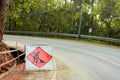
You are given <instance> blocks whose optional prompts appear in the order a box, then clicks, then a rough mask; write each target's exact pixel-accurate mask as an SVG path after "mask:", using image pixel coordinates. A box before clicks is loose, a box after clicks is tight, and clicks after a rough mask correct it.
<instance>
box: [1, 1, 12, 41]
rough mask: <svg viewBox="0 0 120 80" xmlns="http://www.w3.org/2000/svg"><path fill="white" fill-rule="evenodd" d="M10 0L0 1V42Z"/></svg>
mask: <svg viewBox="0 0 120 80" xmlns="http://www.w3.org/2000/svg"><path fill="white" fill-rule="evenodd" d="M9 3H10V0H0V41H1V40H2V37H3V33H4V28H5V23H6V19H7V12H8V8H9Z"/></svg>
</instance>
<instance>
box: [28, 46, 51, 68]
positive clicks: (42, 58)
mask: <svg viewBox="0 0 120 80" xmlns="http://www.w3.org/2000/svg"><path fill="white" fill-rule="evenodd" d="M27 59H28V60H29V61H31V63H33V64H34V65H36V66H37V67H39V68H41V67H43V66H44V65H45V64H47V63H48V62H49V61H50V60H51V59H52V56H51V55H49V54H48V53H47V52H45V51H44V50H43V49H42V48H41V47H37V48H36V49H35V50H34V51H32V52H31V53H30V54H29V55H28V56H27Z"/></svg>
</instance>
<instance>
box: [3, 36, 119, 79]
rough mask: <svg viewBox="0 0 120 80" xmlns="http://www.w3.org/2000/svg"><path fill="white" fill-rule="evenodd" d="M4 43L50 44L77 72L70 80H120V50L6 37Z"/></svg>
mask: <svg viewBox="0 0 120 80" xmlns="http://www.w3.org/2000/svg"><path fill="white" fill-rule="evenodd" d="M4 41H11V42H14V41H15V42H18V44H19V45H21V44H22V43H23V44H48V45H51V46H53V48H54V54H55V55H56V56H59V57H61V58H62V59H63V60H64V62H65V63H66V64H67V65H69V66H70V67H72V68H73V69H74V71H75V72H76V73H75V74H74V76H73V77H71V78H70V79H68V80H120V48H111V47H104V46H98V45H92V44H87V43H81V42H74V41H69V40H58V39H57V40H56V39H48V38H37V37H26V36H10V35H5V36H4Z"/></svg>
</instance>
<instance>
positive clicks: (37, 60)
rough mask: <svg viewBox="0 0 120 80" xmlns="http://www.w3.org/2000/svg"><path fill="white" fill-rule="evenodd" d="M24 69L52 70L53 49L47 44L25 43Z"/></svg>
mask: <svg viewBox="0 0 120 80" xmlns="http://www.w3.org/2000/svg"><path fill="white" fill-rule="evenodd" d="M25 59H26V70H38V69H39V70H41V69H44V70H45V69H47V70H53V68H54V66H53V65H54V61H53V49H52V47H51V46H47V45H26V58H25Z"/></svg>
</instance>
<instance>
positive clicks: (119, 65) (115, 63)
mask: <svg viewBox="0 0 120 80" xmlns="http://www.w3.org/2000/svg"><path fill="white" fill-rule="evenodd" d="M58 47H62V48H66V49H71V50H74V51H79V50H77V49H72V48H67V47H64V46H58ZM79 52H84V53H86V54H88V55H91V56H94V57H97V58H99V59H102V60H104V61H107V62H109V63H112V64H114V65H116V66H118V67H120V64H119V63H117V62H114V61H112V60H110V59H107V58H105V57H103V56H99V55H95V54H90V53H88V52H87V51H83V50H81V51H79Z"/></svg>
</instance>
